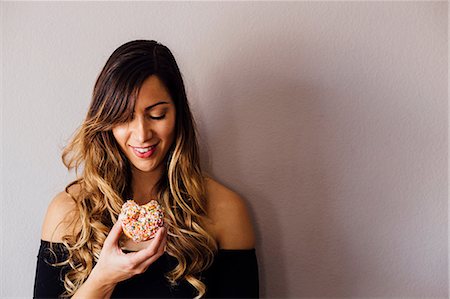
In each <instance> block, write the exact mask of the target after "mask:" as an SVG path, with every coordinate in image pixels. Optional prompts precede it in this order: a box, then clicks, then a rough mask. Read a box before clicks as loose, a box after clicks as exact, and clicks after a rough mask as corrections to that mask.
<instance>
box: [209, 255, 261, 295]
mask: <svg viewBox="0 0 450 299" xmlns="http://www.w3.org/2000/svg"><path fill="white" fill-rule="evenodd" d="M206 276H207V277H206V282H207V285H208V289H207V292H206V294H205V297H207V298H259V276H258V261H257V257H256V249H255V248H253V249H240V250H238V249H219V252H218V255H217V256H216V261H215V263H214V264H213V265H212V266H211V268H210V269H208V274H207V275H206Z"/></svg>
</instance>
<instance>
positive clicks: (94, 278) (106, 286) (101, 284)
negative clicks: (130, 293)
mask: <svg viewBox="0 0 450 299" xmlns="http://www.w3.org/2000/svg"><path fill="white" fill-rule="evenodd" d="M100 271H101V270H99V269H98V268H97V267H94V268H93V269H92V271H91V274H90V275H89V277H88V280H90V281H91V283H92V284H94V285H95V286H97V287H98V288H101V289H102V290H105V291H112V290H114V287H115V286H116V283H114V282H111V281H109V280H108V278H107V277H104V276H102V275H101V273H100Z"/></svg>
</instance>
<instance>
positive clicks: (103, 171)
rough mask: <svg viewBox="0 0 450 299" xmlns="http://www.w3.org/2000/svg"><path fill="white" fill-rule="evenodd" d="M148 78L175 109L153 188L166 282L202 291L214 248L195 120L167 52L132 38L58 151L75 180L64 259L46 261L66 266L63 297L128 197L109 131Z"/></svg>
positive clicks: (127, 180)
mask: <svg viewBox="0 0 450 299" xmlns="http://www.w3.org/2000/svg"><path fill="white" fill-rule="evenodd" d="M151 75H156V76H158V78H159V79H160V80H161V81H162V82H163V83H164V84H165V86H166V87H167V89H168V91H169V93H170V95H171V98H172V100H173V102H174V104H175V107H176V125H175V130H176V133H175V136H176V137H175V141H174V144H172V146H171V148H170V149H169V151H168V153H167V155H166V158H165V161H164V162H165V163H166V168H165V171H164V173H163V175H162V177H161V178H160V180H159V181H158V182H157V184H156V187H155V188H156V190H157V197H158V201H159V202H160V203H161V204H162V205H163V207H164V209H165V219H164V220H165V222H166V223H167V224H168V236H167V237H168V238H167V246H166V252H167V253H168V254H169V255H171V256H173V257H175V258H176V259H177V261H178V264H177V266H176V267H175V268H174V269H172V270H171V271H169V272H168V273H166V278H167V279H168V281H169V282H170V283H171V284H172V285H176V284H177V283H179V282H180V281H181V280H183V279H185V280H186V281H187V282H189V283H190V284H191V285H192V286H193V287H194V288H195V289H196V290H197V291H198V295H197V296H196V297H195V298H200V297H202V296H203V295H204V294H205V292H206V286H205V284H204V283H203V282H202V280H201V277H200V275H201V272H202V271H204V270H206V269H207V268H209V266H211V264H212V262H213V260H214V256H215V255H216V253H217V250H218V247H217V243H216V241H215V240H214V238H213V237H212V236H211V235H210V234H209V233H208V232H207V231H206V229H205V226H204V223H205V222H204V221H205V220H206V219H207V217H208V216H207V211H206V207H207V202H206V187H205V178H206V175H204V172H202V169H201V167H200V159H199V150H198V142H197V138H196V135H197V133H196V126H195V122H194V119H193V117H192V114H191V111H190V109H189V104H188V101H187V97H186V92H185V88H184V84H183V80H182V76H181V73H180V71H179V69H178V66H177V63H176V61H175V58H174V57H173V55H172V53H171V52H170V50H169V49H168V48H167V47H166V46H164V45H162V44H160V43H158V42H156V41H147V40H136V41H131V42H128V43H126V44H124V45H122V46H120V47H119V48H117V49H116V50H115V51H114V52H113V53H112V55H111V56H110V57H109V59H108V61H107V62H106V64H105V66H104V67H103V69H102V71H101V73H100V74H99V76H98V78H97V80H96V83H95V86H94V91H93V97H92V101H91V104H90V107H89V110H88V113H87V116H86V119H85V120H84V122H83V123H82V124H81V126H80V127H79V128H78V129H77V130H76V132H75V134H74V135H73V136H72V138H71V140H70V142H69V143H68V145H67V146H66V147H65V148H64V150H63V153H62V160H63V163H64V165H65V166H66V167H67V168H68V170H69V171H70V170H73V169H74V170H75V173H76V177H77V180H75V181H73V182H71V183H70V184H69V185H67V186H66V188H65V189H66V192H67V193H68V194H69V195H70V197H71V198H72V199H73V201H74V202H75V205H76V211H77V213H78V214H77V216H79V217H75V219H74V220H73V221H78V223H77V224H78V225H77V227H79V228H80V230H79V231H74V233H73V234H68V235H65V236H64V237H63V241H62V243H63V244H64V246H65V247H66V249H67V251H68V258H67V259H66V260H65V261H62V262H60V263H57V264H54V265H55V266H56V265H57V266H62V265H66V266H69V267H70V268H69V271H68V272H67V273H66V275H65V277H64V287H65V292H64V294H63V296H65V297H70V296H72V295H73V294H74V293H75V292H76V290H77V289H78V288H79V287H80V286H81V285H82V284H83V282H84V281H85V280H86V279H87V277H88V276H89V274H90V273H91V271H92V269H93V267H94V265H95V263H96V262H97V261H98V258H99V256H100V251H101V249H102V246H103V243H104V241H105V239H106V237H107V235H108V233H109V231H110V230H111V227H112V226H113V224H114V223H115V222H116V221H117V218H118V215H119V213H120V209H121V206H122V204H123V203H124V201H125V200H126V199H127V198H128V196H130V194H131V166H130V163H129V161H128V159H127V158H126V156H125V155H124V154H123V153H122V152H121V150H120V146H119V145H118V144H117V142H116V140H115V138H114V136H113V134H112V132H111V129H112V128H113V127H114V126H115V125H116V124H119V123H122V122H125V121H128V120H130V117H131V114H132V111H133V109H134V105H135V101H136V97H137V94H138V91H139V88H140V86H141V85H142V83H143V82H144V80H145V79H146V78H148V77H149V76H151ZM81 168H83V169H82V170H81V173H79V170H80V169H81ZM74 184H77V185H78V186H79V187H80V188H79V192H77V193H76V194H71V193H70V192H69V187H70V186H72V185H74ZM74 223H75V222H74ZM72 224H73V223H72Z"/></svg>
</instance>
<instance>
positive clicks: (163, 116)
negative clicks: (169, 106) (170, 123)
mask: <svg viewBox="0 0 450 299" xmlns="http://www.w3.org/2000/svg"><path fill="white" fill-rule="evenodd" d="M165 117H166V115H165V114H164V115H162V116H150V118H151V119H156V120H158V119H164V118H165Z"/></svg>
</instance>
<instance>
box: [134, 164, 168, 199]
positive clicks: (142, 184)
mask: <svg viewBox="0 0 450 299" xmlns="http://www.w3.org/2000/svg"><path fill="white" fill-rule="evenodd" d="M161 175H162V172H161V171H154V172H143V171H140V170H139V169H133V170H132V178H131V192H132V197H133V198H132V199H133V200H134V201H135V202H136V203H138V204H141V205H142V204H146V203H148V202H149V201H150V200H151V199H156V190H154V188H155V185H156V183H157V182H158V180H159V179H160V178H161Z"/></svg>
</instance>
